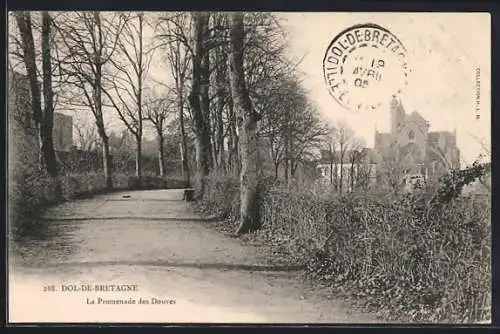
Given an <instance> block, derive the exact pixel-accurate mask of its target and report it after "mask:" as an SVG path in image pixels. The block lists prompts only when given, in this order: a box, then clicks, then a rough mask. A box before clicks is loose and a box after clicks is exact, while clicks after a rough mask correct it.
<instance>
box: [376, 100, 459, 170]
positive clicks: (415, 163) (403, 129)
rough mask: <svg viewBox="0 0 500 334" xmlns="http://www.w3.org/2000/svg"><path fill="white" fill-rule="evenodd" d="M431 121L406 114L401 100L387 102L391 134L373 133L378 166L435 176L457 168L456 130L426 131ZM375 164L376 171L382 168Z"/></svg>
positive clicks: (417, 115)
mask: <svg viewBox="0 0 500 334" xmlns="http://www.w3.org/2000/svg"><path fill="white" fill-rule="evenodd" d="M429 128H430V124H429V122H428V121H427V120H426V119H425V118H423V117H422V115H420V114H419V113H418V112H417V111H413V112H412V113H411V114H406V112H405V109H404V107H403V104H402V102H401V101H400V100H398V99H396V98H395V97H393V100H392V101H391V105H390V133H380V132H378V131H376V132H375V144H374V153H375V157H376V162H377V165H385V167H386V169H387V168H391V167H392V168H394V170H396V169H397V171H398V172H401V173H402V174H403V175H415V174H418V175H421V176H423V177H424V178H425V179H427V178H432V177H438V176H439V175H441V174H443V173H444V172H446V171H448V170H449V169H452V168H460V151H459V149H458V148H457V135H456V130H455V131H453V132H449V131H432V132H429ZM380 167H383V166H378V168H377V169H378V170H381V168H380Z"/></svg>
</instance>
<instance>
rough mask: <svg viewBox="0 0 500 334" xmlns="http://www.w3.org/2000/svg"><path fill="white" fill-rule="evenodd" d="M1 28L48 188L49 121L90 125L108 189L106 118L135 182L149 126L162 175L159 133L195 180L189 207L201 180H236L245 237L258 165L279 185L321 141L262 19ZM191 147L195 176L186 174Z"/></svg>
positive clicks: (135, 19) (141, 18)
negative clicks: (87, 119)
mask: <svg viewBox="0 0 500 334" xmlns="http://www.w3.org/2000/svg"><path fill="white" fill-rule="evenodd" d="M12 17H13V18H14V22H15V25H16V26H17V27H16V28H17V29H11V34H10V37H11V39H10V54H11V64H12V65H13V67H14V68H17V66H22V65H24V66H23V67H24V68H25V70H26V74H27V76H28V78H29V82H30V90H31V92H32V94H31V98H32V101H31V105H32V109H33V110H32V111H33V118H34V120H35V122H36V123H37V126H38V128H39V137H40V143H41V156H42V160H41V162H42V165H43V166H44V168H45V169H46V170H47V172H48V173H49V174H50V175H51V176H54V177H55V176H57V175H58V173H59V171H58V165H57V159H56V156H55V152H54V145H53V143H52V126H53V112H54V110H56V109H70V108H73V109H76V110H78V112H84V111H85V112H88V113H90V115H91V116H92V118H93V122H94V124H95V132H96V133H97V135H98V137H99V144H100V145H99V146H100V147H101V148H102V160H103V172H104V174H105V177H106V187H107V188H109V189H111V188H112V187H113V170H112V165H113V164H112V153H111V151H110V145H109V128H108V127H107V126H106V122H105V119H106V117H107V115H108V114H109V115H114V117H116V118H118V119H119V120H120V121H121V122H122V123H123V125H124V126H125V127H126V129H127V130H128V131H129V132H130V133H131V134H132V135H133V137H134V139H135V143H136V147H135V152H136V158H135V161H136V168H135V172H136V176H137V178H138V179H139V180H140V179H141V176H142V141H143V136H144V129H145V121H148V122H150V124H152V125H153V128H154V130H155V132H156V135H157V138H158V152H159V153H158V155H159V159H158V161H159V164H160V168H159V169H160V173H161V174H163V172H164V165H165V159H166V158H167V157H165V155H164V152H165V150H164V145H165V138H167V136H166V133H167V131H168V130H170V131H172V130H173V131H175V132H176V133H177V134H178V135H179V136H178V138H179V139H180V144H181V148H182V149H181V151H182V155H181V157H182V167H183V168H182V169H183V175H184V178H185V180H186V181H187V182H188V183H189V182H191V181H192V177H193V176H195V177H196V180H197V181H198V182H197V183H198V184H199V187H198V188H199V189H198V194H199V196H202V195H203V193H204V190H205V180H206V177H207V176H208V175H209V174H210V173H211V172H212V171H216V172H217V173H224V174H231V175H240V180H241V199H242V209H241V210H242V212H241V217H242V224H241V226H240V229H239V231H238V232H239V233H245V232H247V231H249V230H251V229H252V228H253V227H255V226H258V222H255V221H254V219H253V218H254V217H256V215H255V214H254V210H255V202H256V196H257V191H258V180H259V177H260V175H261V174H262V173H263V169H265V168H264V167H265V166H264V165H265V164H264V162H263V161H265V160H268V161H271V162H272V166H273V171H272V173H274V175H275V176H276V177H278V176H279V175H280V173H281V174H283V176H284V178H285V179H286V180H289V179H291V178H293V177H294V175H295V173H296V171H297V169H298V166H299V165H300V163H301V162H303V161H306V160H308V159H310V158H311V155H312V154H314V152H315V149H316V148H318V147H319V145H320V144H321V143H322V139H323V138H324V136H325V135H327V134H328V133H329V129H328V128H327V127H326V126H325V125H323V123H322V122H321V121H320V119H319V116H318V111H317V110H316V108H315V106H314V104H313V103H311V101H310V100H309V99H308V96H307V92H306V91H305V90H304V89H303V88H302V85H301V82H300V78H299V76H298V75H297V71H296V65H297V62H296V61H294V60H292V59H288V58H287V57H286V54H285V51H286V48H287V44H286V32H285V31H284V30H283V29H282V27H281V22H280V20H279V19H278V18H277V17H276V16H275V15H273V14H269V13H248V14H243V13H234V14H226V13H200V12H197V13H155V14H144V13H113V12H106V13H102V12H61V13H49V12H42V13H41V14H32V13H28V12H15V13H13V16H12ZM38 40H40V42H41V43H38ZM155 60H156V61H159V62H160V63H161V64H163V65H166V67H167V68H168V71H167V74H166V76H165V77H163V78H162V79H161V80H155V79H153V77H152V75H151V73H150V72H151V64H152V62H153V61H155ZM40 64H41V68H42V73H41V74H40V73H39V69H40ZM40 77H41V78H42V80H41V81H42V85H40V84H39V82H40V79H39V78H40ZM158 87H162V88H164V89H163V90H162V91H161V92H158V91H159V90H158ZM42 93H43V94H42ZM42 95H43V96H42ZM105 116H106V117H105ZM172 125H174V126H175V128H172ZM89 133H92V131H90V132H89ZM79 135H85V134H84V133H79ZM191 140H193V141H194V150H195V157H196V159H195V162H196V164H195V170H194V171H191V170H190V168H189V167H190V164H189V163H188V157H189V149H190V147H191V146H192V145H191Z"/></svg>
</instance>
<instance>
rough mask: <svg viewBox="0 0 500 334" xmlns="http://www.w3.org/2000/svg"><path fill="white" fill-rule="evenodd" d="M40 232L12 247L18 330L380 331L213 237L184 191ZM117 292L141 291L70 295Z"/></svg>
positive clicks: (95, 204) (114, 202) (114, 204)
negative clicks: (46, 326) (271, 327)
mask: <svg viewBox="0 0 500 334" xmlns="http://www.w3.org/2000/svg"><path fill="white" fill-rule="evenodd" d="M39 224H40V226H41V227H40V228H39V229H32V230H31V233H30V234H31V235H30V236H26V237H25V238H24V239H23V240H21V241H19V242H16V243H13V244H11V248H13V249H14V250H13V252H14V254H15V255H14V256H12V257H11V261H10V270H9V275H10V277H9V320H10V321H11V322H162V323H178V322H184V323H186V322H189V323H198V322H205V323H206V322H210V323H213V322H216V323H248V322H249V323H371V322H377V320H376V319H375V318H374V317H373V316H370V315H365V314H360V313H357V312H356V311H352V310H350V308H349V307H347V306H346V305H344V304H343V303H342V302H341V301H339V300H335V299H333V298H331V297H330V296H329V295H328V293H327V292H326V291H324V290H321V288H317V287H313V286H312V285H311V284H308V283H306V282H304V281H302V280H301V279H300V272H298V271H296V270H291V268H286V267H280V266H277V265H273V263H272V259H270V258H269V257H268V256H266V253H265V252H264V250H263V249H261V248H258V247H256V246H252V245H247V244H244V243H243V242H242V241H241V240H239V239H235V238H229V237H227V236H225V235H224V234H222V233H220V232H217V231H215V230H214V229H213V228H211V227H210V226H208V225H209V224H210V222H207V221H203V220H202V219H200V218H199V217H197V216H196V215H195V214H193V209H192V207H190V205H189V204H188V203H186V202H183V201H182V191H181V190H156V191H134V192H126V193H113V194H108V195H103V196H97V197H94V198H92V199H85V200H79V201H75V202H68V203H64V204H62V205H59V206H57V207H54V208H51V209H49V210H48V211H47V212H46V213H45V216H44V219H43V220H41V221H40V222H39ZM113 284H115V285H123V284H128V285H136V289H137V291H125V292H124V291H120V292H117V291H114V292H112V291H68V290H69V289H70V288H69V286H71V285H74V287H73V289H75V288H76V289H79V290H82V289H86V290H89V288H88V287H86V286H87V285H90V286H91V287H92V290H95V289H96V288H95V286H96V285H113ZM63 285H64V286H65V287H66V291H62V289H63ZM130 289H132V287H131V288H130ZM44 290H48V291H44ZM52 290H55V291H52ZM115 300H119V302H118V303H123V302H131V301H132V300H134V301H135V304H116V303H115V302H114V301H115ZM140 300H142V301H148V302H149V303H148V304H145V303H140V304H139V301H140ZM160 301H163V302H160ZM92 302H95V304H92ZM110 303H115V304H110Z"/></svg>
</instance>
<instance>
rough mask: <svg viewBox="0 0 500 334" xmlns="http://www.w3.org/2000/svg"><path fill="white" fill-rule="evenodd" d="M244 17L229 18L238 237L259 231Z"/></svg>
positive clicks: (253, 119)
mask: <svg viewBox="0 0 500 334" xmlns="http://www.w3.org/2000/svg"><path fill="white" fill-rule="evenodd" d="M243 15H244V14H243V13H234V14H232V15H231V17H230V27H231V30H230V43H231V44H230V45H231V56H230V75H231V92H232V96H233V102H234V108H235V110H236V112H237V115H238V117H239V118H240V119H241V121H240V122H239V124H238V125H239V133H240V147H241V151H240V152H241V162H242V169H241V174H240V194H241V196H240V197H241V211H240V219H241V223H240V226H239V228H238V230H237V234H243V233H247V232H249V231H252V230H255V229H257V228H259V227H260V220H259V207H258V170H257V165H258V164H257V161H258V159H259V156H258V147H257V143H258V141H257V131H256V130H257V122H258V119H259V115H258V114H257V113H256V112H255V110H254V109H253V107H252V103H251V101H250V97H249V94H248V91H247V87H246V82H245V74H244V68H243V57H244V53H243V50H244V49H243V45H244V44H243V43H244V42H243V41H244V38H245V30H244V25H243V17H244V16H243Z"/></svg>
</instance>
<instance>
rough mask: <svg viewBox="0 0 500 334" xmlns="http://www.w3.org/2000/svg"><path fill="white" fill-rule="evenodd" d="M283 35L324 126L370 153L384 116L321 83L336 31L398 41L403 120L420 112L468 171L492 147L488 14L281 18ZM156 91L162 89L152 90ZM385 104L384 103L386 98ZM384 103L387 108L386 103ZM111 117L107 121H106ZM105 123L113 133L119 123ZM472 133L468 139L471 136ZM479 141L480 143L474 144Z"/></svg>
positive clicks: (157, 71) (159, 70)
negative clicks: (366, 29) (357, 30)
mask: <svg viewBox="0 0 500 334" xmlns="http://www.w3.org/2000/svg"><path fill="white" fill-rule="evenodd" d="M278 15H280V16H281V17H283V18H284V19H285V29H286V30H287V31H288V32H289V35H288V39H289V41H288V42H289V45H290V50H289V52H290V56H291V57H293V58H294V59H298V58H301V57H304V59H303V61H302V63H301V64H300V71H301V72H303V76H304V81H303V84H304V86H305V88H306V89H307V90H308V91H309V92H310V97H311V99H312V100H313V101H314V102H315V103H316V104H317V106H318V108H319V110H320V112H321V114H322V115H323V117H324V119H325V120H327V121H332V122H334V121H337V120H343V121H345V122H347V123H348V124H349V125H350V126H351V127H352V128H353V130H354V131H355V132H356V134H357V136H358V137H360V138H362V139H363V140H364V142H365V143H366V145H367V146H368V147H372V146H373V138H374V132H375V128H377V129H378V131H380V132H385V131H388V129H389V108H388V105H387V104H386V105H382V106H381V107H380V108H378V109H377V110H375V111H358V112H356V111H352V110H347V109H345V108H343V107H341V106H339V105H338V104H337V102H336V101H335V100H334V99H333V97H332V96H330V94H329V92H328V89H327V86H326V85H325V82H324V78H323V57H324V55H325V51H326V49H327V47H328V45H329V44H330V42H331V41H332V39H333V38H334V37H335V36H336V35H337V34H338V33H339V32H341V31H342V30H344V29H346V28H348V27H350V26H352V25H355V24H361V23H375V24H378V25H380V26H382V27H384V28H386V29H388V30H390V31H391V32H392V33H393V34H394V35H395V36H397V37H398V38H399V39H400V40H401V42H402V43H403V45H404V46H405V47H406V50H407V51H408V61H409V67H410V68H411V70H412V72H411V73H410V76H409V78H408V85H407V86H406V88H405V89H404V91H403V93H402V101H403V105H404V107H405V109H406V112H407V113H408V114H409V113H411V112H413V111H415V110H416V111H418V112H419V113H420V114H421V115H422V116H423V117H424V118H425V119H427V120H428V121H429V122H430V125H431V127H430V131H453V130H454V129H455V128H456V130H457V141H458V146H459V149H460V150H461V154H462V158H463V162H465V163H467V164H468V163H471V162H472V161H473V160H474V159H475V158H476V157H477V156H478V155H479V153H481V152H482V151H484V150H483V149H482V148H481V144H483V145H486V146H487V147H488V148H489V147H490V138H491V129H490V113H491V111H490V101H491V97H490V94H491V91H490V54H491V52H490V40H491V37H490V17H489V14H486V13H280V14H278ZM477 68H479V69H480V73H481V77H480V81H481V85H480V87H481V92H480V93H481V98H480V119H479V120H478V119H476V111H475V107H476V105H475V103H476V102H475V95H476V89H475V85H476V78H475V73H476V69H477ZM151 75H152V76H153V77H155V78H156V79H162V81H164V79H165V78H166V77H168V72H167V71H166V66H164V65H162V62H161V60H160V59H159V58H158V57H156V60H155V62H154V64H152V67H151ZM158 88H160V87H158ZM389 99H390V98H389ZM389 99H388V101H385V102H386V103H389V102H390V101H389ZM108 115H109V114H108ZM107 118H108V124H109V125H110V126H112V128H116V127H120V121H119V120H117V119H112V117H107ZM469 133H471V134H472V136H471V135H470V134H469ZM474 137H477V138H478V139H479V140H480V141H481V144H480V143H478V140H476V139H474Z"/></svg>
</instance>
